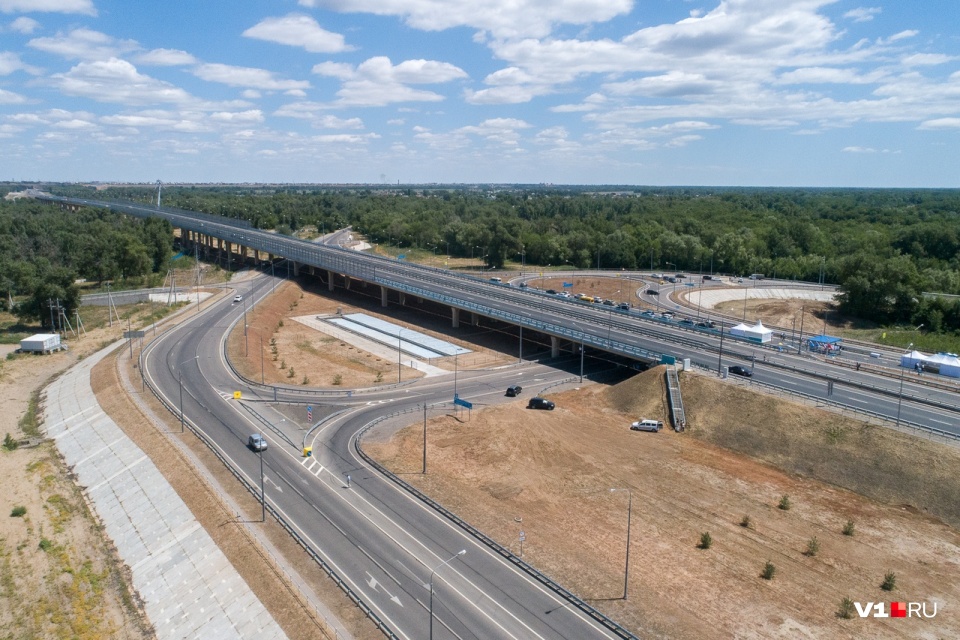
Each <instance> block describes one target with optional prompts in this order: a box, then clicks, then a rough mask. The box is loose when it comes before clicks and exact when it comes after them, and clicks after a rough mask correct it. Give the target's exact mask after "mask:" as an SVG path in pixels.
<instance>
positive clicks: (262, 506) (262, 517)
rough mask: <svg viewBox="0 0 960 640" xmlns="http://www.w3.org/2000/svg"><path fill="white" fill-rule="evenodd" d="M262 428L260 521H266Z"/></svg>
mask: <svg viewBox="0 0 960 640" xmlns="http://www.w3.org/2000/svg"><path fill="white" fill-rule="evenodd" d="M263 442H264V440H263V430H262V429H261V430H260V447H259V448H260V522H266V521H267V499H266V494H265V492H264V490H263Z"/></svg>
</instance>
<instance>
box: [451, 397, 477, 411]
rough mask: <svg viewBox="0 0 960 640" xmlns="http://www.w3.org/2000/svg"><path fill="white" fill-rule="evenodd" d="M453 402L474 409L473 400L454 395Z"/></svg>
mask: <svg viewBox="0 0 960 640" xmlns="http://www.w3.org/2000/svg"><path fill="white" fill-rule="evenodd" d="M453 404H455V405H459V406H461V407H464V408H466V409H473V403H472V402H467V401H466V400H462V399H461V398H460V396H454V397H453Z"/></svg>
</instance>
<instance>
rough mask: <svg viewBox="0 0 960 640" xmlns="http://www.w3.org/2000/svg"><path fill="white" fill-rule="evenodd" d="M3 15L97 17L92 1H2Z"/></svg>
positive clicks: (0, 1)
mask: <svg viewBox="0 0 960 640" xmlns="http://www.w3.org/2000/svg"><path fill="white" fill-rule="evenodd" d="M0 11H2V12H3V13H39V12H43V13H82V14H86V15H88V16H95V15H97V10H96V9H95V8H94V6H93V2H91V1H90V0H0Z"/></svg>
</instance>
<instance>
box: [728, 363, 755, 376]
mask: <svg viewBox="0 0 960 640" xmlns="http://www.w3.org/2000/svg"><path fill="white" fill-rule="evenodd" d="M727 371H729V372H730V373H732V374H733V375H735V376H743V377H744V378H752V377H753V371H750V369H748V368H746V367H741V366H740V365H739V364H735V365H733V366H732V367H730V368H729V369H728V370H727Z"/></svg>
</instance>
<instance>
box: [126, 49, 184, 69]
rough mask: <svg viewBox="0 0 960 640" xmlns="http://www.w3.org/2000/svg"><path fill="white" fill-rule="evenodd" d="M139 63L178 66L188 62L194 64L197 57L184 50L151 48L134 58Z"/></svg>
mask: <svg viewBox="0 0 960 640" xmlns="http://www.w3.org/2000/svg"><path fill="white" fill-rule="evenodd" d="M136 60H137V62H139V63H140V64H147V65H153V66H156V67H179V66H183V65H188V64H196V63H197V59H196V58H194V57H193V56H192V55H190V54H189V53H187V52H186V51H180V50H179V49H153V50H152V51H147V52H146V53H141V54H139V55H138V56H137V58H136Z"/></svg>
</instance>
